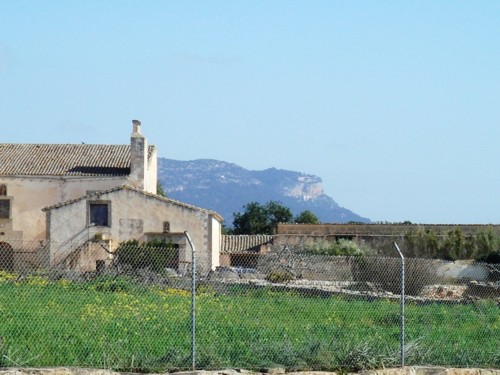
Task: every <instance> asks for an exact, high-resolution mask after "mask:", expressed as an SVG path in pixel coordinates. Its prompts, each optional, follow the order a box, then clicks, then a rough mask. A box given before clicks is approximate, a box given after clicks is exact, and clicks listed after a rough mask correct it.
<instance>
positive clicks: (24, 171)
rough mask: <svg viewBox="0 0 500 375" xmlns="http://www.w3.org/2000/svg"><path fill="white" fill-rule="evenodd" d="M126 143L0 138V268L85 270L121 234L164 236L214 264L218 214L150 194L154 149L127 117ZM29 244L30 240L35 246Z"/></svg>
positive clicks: (100, 263)
mask: <svg viewBox="0 0 500 375" xmlns="http://www.w3.org/2000/svg"><path fill="white" fill-rule="evenodd" d="M132 123H133V126H132V135H131V138H130V144H128V145H90V144H0V269H8V270H13V269H18V268H21V267H23V266H26V264H27V262H28V259H29V263H30V264H31V265H32V266H34V267H36V266H43V267H63V268H71V269H75V270H79V271H92V270H96V268H97V269H99V268H100V267H104V266H106V264H109V263H110V262H111V260H112V259H113V257H114V251H115V250H116V248H117V246H118V245H119V244H120V243H121V242H124V241H128V240H139V241H148V240H150V239H158V238H160V239H163V240H165V241H167V242H169V243H171V244H173V245H174V247H175V249H176V250H177V259H176V262H175V264H174V267H175V268H182V267H185V266H186V265H187V264H188V263H189V262H190V259H191V254H190V248H189V246H188V243H187V240H186V236H185V233H184V232H185V231H188V232H189V235H190V237H191V239H192V241H193V244H194V246H195V248H196V250H197V255H198V259H199V265H200V268H204V269H207V270H208V269H214V268H215V267H217V266H218V265H219V252H220V243H221V228H222V217H220V215H218V214H217V213H216V212H213V211H210V210H205V209H202V208H199V207H195V206H192V205H189V204H185V203H182V202H178V201H175V200H172V199H168V198H164V197H161V196H159V195H157V194H156V189H157V149H156V147H155V146H152V145H148V142H147V140H146V138H145V137H144V136H143V134H142V132H141V123H140V122H139V121H137V120H134V121H133V122H132ZM34 244H36V246H34Z"/></svg>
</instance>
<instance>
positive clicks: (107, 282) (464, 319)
mask: <svg viewBox="0 0 500 375" xmlns="http://www.w3.org/2000/svg"><path fill="white" fill-rule="evenodd" d="M199 291H200V294H199V296H198V297H197V306H198V309H197V322H198V325H197V338H198V341H197V363H196V366H197V368H200V369H201V368H203V369H221V368H248V369H258V368H262V367H271V366H284V367H286V368H288V369H305V370H339V371H341V372H347V371H353V370H360V369H368V368H382V367H389V366H394V365H397V364H398V361H399V352H398V350H399V341H398V340H399V315H398V314H399V303H398V302H394V301H386V300H374V301H371V302H369V301H365V300H348V299H345V298H342V297H305V296H304V295H302V294H299V293H294V292H286V291H281V292H277V291H274V290H272V289H267V288H260V289H251V288H244V287H243V286H241V287H239V286H238V287H236V286H235V287H234V288H232V289H230V290H229V291H228V292H227V293H225V294H218V293H216V291H215V289H214V288H211V287H210V285H207V286H203V285H201V286H200V288H199ZM0 301H1V302H0V311H1V314H2V320H1V322H0V327H1V336H2V340H1V345H0V366H4V367H19V366H23V367H47V366H78V367H98V368H106V369H114V370H121V371H132V372H164V371H173V370H180V369H188V368H189V367H190V365H191V362H190V351H191V347H190V337H191V335H190V322H191V319H190V307H191V306H190V302H191V295H190V293H189V292H188V291H185V290H182V289H173V288H171V287H168V286H161V287H160V286H156V287H154V286H150V287H147V286H145V285H143V284H141V283H138V282H136V281H134V280H133V279H130V278H128V277H125V276H119V277H113V278H110V277H108V276H102V277H99V278H96V279H94V280H91V281H87V282H74V281H70V280H68V279H64V278H60V279H58V280H50V279H48V278H46V277H43V276H32V277H20V275H14V274H7V273H5V272H2V273H0ZM406 329H407V331H406V332H407V335H406V343H407V357H406V363H407V364H408V365H411V364H432V365H443V366H445V365H452V366H455V367H462V366H463V367H492V368H495V367H499V366H500V353H499V352H498V337H499V336H500V314H499V313H498V306H497V304H496V303H495V302H494V301H477V302H474V303H472V302H471V303H470V304H456V305H444V304H437V303H431V304H426V305H416V304H412V303H409V304H408V305H407V308H406Z"/></svg>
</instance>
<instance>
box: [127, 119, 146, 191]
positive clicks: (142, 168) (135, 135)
mask: <svg viewBox="0 0 500 375" xmlns="http://www.w3.org/2000/svg"><path fill="white" fill-rule="evenodd" d="M147 168H148V142H147V140H146V138H145V137H144V136H143V135H142V133H141V122H140V121H138V120H132V135H131V136H130V176H129V179H130V184H131V185H132V186H135V187H137V188H139V189H144V188H145V178H146V173H147Z"/></svg>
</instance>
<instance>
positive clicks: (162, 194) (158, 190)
mask: <svg viewBox="0 0 500 375" xmlns="http://www.w3.org/2000/svg"><path fill="white" fill-rule="evenodd" d="M156 195H159V196H160V197H164V198H166V197H167V193H165V190H164V189H163V186H162V184H161V182H160V180H158V182H157V183H156Z"/></svg>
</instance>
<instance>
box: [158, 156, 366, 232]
mask: <svg viewBox="0 0 500 375" xmlns="http://www.w3.org/2000/svg"><path fill="white" fill-rule="evenodd" d="M158 179H159V181H160V182H161V184H162V186H163V188H164V190H165V192H166V193H167V195H168V197H170V198H172V199H176V200H180V201H182V202H186V203H190V204H193V205H195V206H199V207H203V208H208V209H211V210H214V211H216V212H218V213H219V214H221V215H222V216H223V217H224V219H225V222H226V225H228V226H232V222H233V213H234V212H241V211H243V206H244V205H245V204H247V203H249V202H259V203H266V202H268V201H270V200H274V201H278V202H280V203H281V204H283V205H284V206H286V207H289V208H290V209H291V210H292V212H293V214H294V215H297V214H298V213H300V212H301V211H304V210H310V211H312V212H314V213H315V214H316V216H317V217H318V218H319V219H320V221H321V222H324V223H345V222H349V221H360V222H370V220H369V219H367V218H364V217H361V216H359V215H357V214H356V213H354V212H352V211H350V210H348V209H346V208H343V207H341V206H339V205H338V204H337V202H335V201H334V200H333V199H332V198H331V197H329V196H328V195H326V194H325V193H324V191H323V186H322V181H321V178H320V177H318V176H314V175H310V174H305V173H300V172H294V171H288V170H283V169H276V168H269V169H265V170H262V171H252V170H248V169H245V168H242V167H240V166H238V165H236V164H232V163H227V162H224V161H218V160H211V159H199V160H191V161H180V160H173V159H165V158H158Z"/></svg>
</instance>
